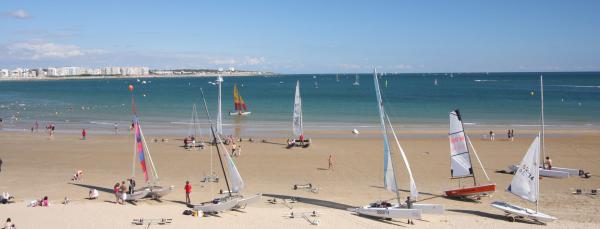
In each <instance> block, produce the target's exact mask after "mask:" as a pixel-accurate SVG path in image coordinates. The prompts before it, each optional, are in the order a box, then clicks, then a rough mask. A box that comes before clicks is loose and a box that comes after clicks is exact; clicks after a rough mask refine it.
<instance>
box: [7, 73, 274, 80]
mask: <svg viewBox="0 0 600 229" xmlns="http://www.w3.org/2000/svg"><path fill="white" fill-rule="evenodd" d="M277 74H278V73H271V72H265V73H261V74H259V73H257V72H240V73H233V74H232V73H224V74H220V75H221V77H252V76H267V77H268V76H273V75H277ZM218 75H219V74H212V73H210V74H189V75H128V76H116V75H115V76H56V77H48V76H45V77H28V78H24V77H19V78H16V77H10V78H9V77H6V78H4V77H3V78H0V82H2V81H8V82H14V81H51V80H87V79H137V78H140V79H153V78H204V77H217V76H218Z"/></svg>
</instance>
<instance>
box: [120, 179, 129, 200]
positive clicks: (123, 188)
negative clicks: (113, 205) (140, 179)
mask: <svg viewBox="0 0 600 229" xmlns="http://www.w3.org/2000/svg"><path fill="white" fill-rule="evenodd" d="M119 193H120V194H121V204H123V205H124V204H125V201H126V200H127V187H126V186H125V181H121V186H120V187H119Z"/></svg>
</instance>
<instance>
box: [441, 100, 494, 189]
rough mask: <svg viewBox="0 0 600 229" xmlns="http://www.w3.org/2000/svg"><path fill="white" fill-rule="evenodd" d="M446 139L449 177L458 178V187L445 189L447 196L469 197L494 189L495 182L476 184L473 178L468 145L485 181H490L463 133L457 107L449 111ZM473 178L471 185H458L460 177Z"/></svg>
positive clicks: (469, 141) (473, 173)
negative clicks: (448, 147) (448, 150)
mask: <svg viewBox="0 0 600 229" xmlns="http://www.w3.org/2000/svg"><path fill="white" fill-rule="evenodd" d="M448 140H449V141H450V176H451V179H458V181H459V188H457V189H452V190H447V191H445V193H446V196H447V197H459V198H470V197H476V198H479V197H481V196H485V195H488V194H491V193H493V192H495V191H496V184H495V183H494V184H483V185H482V184H477V179H476V178H475V172H474V171H473V164H472V163H471V158H470V155H471V154H470V152H469V147H468V146H467V142H468V143H469V146H471V149H472V150H473V155H475V157H476V158H477V161H478V162H479V165H480V166H481V170H482V171H483V174H484V175H485V177H486V179H487V181H488V182H489V181H490V178H489V177H488V175H487V173H486V172H485V169H484V168H483V164H482V163H481V160H479V156H478V155H477V151H475V147H473V143H471V140H470V139H469V137H468V136H467V135H466V133H465V129H464V126H463V121H462V117H461V115H460V111H459V110H458V109H456V110H454V111H452V112H450V132H449V133H448ZM469 177H472V178H473V186H471V187H460V182H461V179H463V178H469Z"/></svg>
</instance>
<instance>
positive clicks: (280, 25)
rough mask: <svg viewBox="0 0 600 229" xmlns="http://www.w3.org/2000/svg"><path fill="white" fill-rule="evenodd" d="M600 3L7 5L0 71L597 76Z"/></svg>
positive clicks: (1, 19) (258, 0)
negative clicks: (141, 68)
mask: <svg viewBox="0 0 600 229" xmlns="http://www.w3.org/2000/svg"><path fill="white" fill-rule="evenodd" d="M599 12H600V1H594V0H590V1H586V0H581V1H554V0H546V1H541V0H531V1H519V0H506V1H475V0H473V1H467V0H464V1H461V0H456V1H450V0H447V1H443V0H440V1H427V0H421V1H416V0H415V1H403V0H390V1H384V0H381V1H347V0H346V1H342V0H340V1H338V0H329V1H327V0H314V1H313V0H303V1H281V0H279V1H276V0H274V1H262V0H253V1H226V0H223V1H204V0H196V1H177V0H170V1H162V0H156V1H149V0H146V1H139V0H127V1H122V0H121V1H80V0H73V1H61V0H52V1H27V0H0V68H15V67H27V68H45V67H50V66H82V67H104V66H148V67H150V68H153V69H175V68H219V67H223V68H228V67H235V68H237V69H245V70H256V71H273V72H280V73H336V72H340V73H345V72H348V73H353V72H371V71H372V69H373V68H374V67H377V68H378V70H379V71H383V72H496V71H503V72H511V71H519V72H520V71H533V72H536V71H599V70H600V13H599Z"/></svg>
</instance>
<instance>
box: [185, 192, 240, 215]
mask: <svg viewBox="0 0 600 229" xmlns="http://www.w3.org/2000/svg"><path fill="white" fill-rule="evenodd" d="M240 200H241V197H237V196H234V197H227V198H222V199H221V201H219V202H218V203H213V202H209V203H202V204H197V205H194V210H195V211H202V212H203V213H218V212H223V211H229V210H231V209H233V208H235V207H236V206H238V203H239V201H240Z"/></svg>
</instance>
